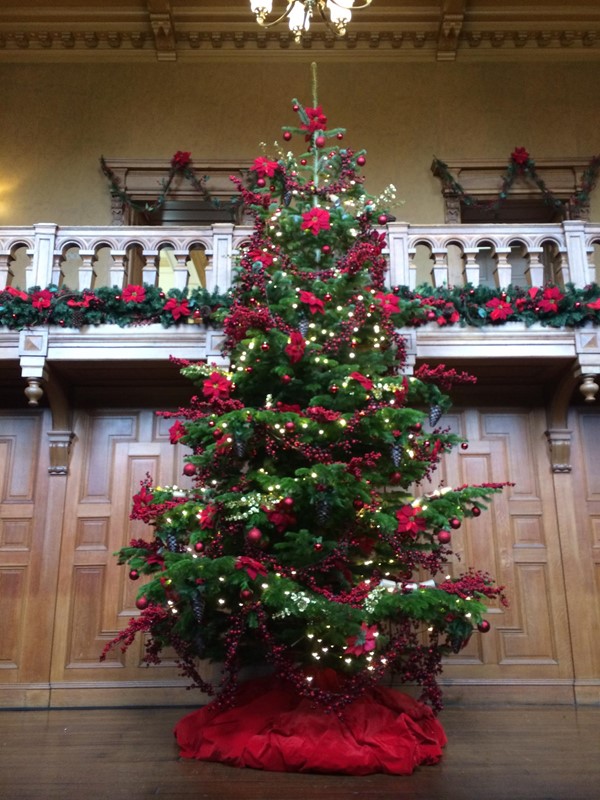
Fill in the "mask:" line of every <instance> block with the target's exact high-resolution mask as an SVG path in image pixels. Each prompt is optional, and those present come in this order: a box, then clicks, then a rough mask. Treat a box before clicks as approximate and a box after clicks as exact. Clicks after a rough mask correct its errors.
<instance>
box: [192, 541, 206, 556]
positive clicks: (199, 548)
mask: <svg viewBox="0 0 600 800" xmlns="http://www.w3.org/2000/svg"><path fill="white" fill-rule="evenodd" d="M194 550H195V551H196V552H197V553H201V552H202V551H203V550H204V543H203V542H196V544H195V545H194Z"/></svg>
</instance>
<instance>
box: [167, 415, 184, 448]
mask: <svg viewBox="0 0 600 800" xmlns="http://www.w3.org/2000/svg"><path fill="white" fill-rule="evenodd" d="M186 433H187V431H186V429H185V425H184V424H183V423H182V422H181V420H177V421H176V422H174V423H173V425H171V427H170V428H169V441H170V442H171V444H177V442H178V441H179V440H180V439H181V438H183V437H184V436H185V435H186Z"/></svg>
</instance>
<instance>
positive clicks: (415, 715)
mask: <svg viewBox="0 0 600 800" xmlns="http://www.w3.org/2000/svg"><path fill="white" fill-rule="evenodd" d="M175 737H176V739H177V743H178V745H179V747H180V748H181V756H182V757H183V758H196V759H199V760H201V761H219V762H221V763H223V764H230V765H232V766H236V767H253V768H254V769H265V770H270V771H272V772H321V773H343V774H345V775H368V774H371V773H375V772H386V773H389V774H392V775H410V774H411V773H412V772H413V770H414V769H415V768H416V767H418V766H419V765H420V764H436V763H437V762H438V761H439V760H440V758H441V756H442V747H443V746H444V744H445V743H446V735H445V733H444V730H443V728H442V726H441V725H440V723H439V722H438V721H437V720H436V718H435V717H434V715H433V713H432V711H431V709H430V708H429V707H428V706H425V705H423V704H422V703H419V702H417V701H416V700H413V699H412V698H411V697H408V696H407V695H405V694H402V693H401V692H397V691H394V690H393V689H388V688H385V687H376V688H374V689H371V690H370V691H368V692H367V693H366V694H365V695H363V696H362V697H360V698H359V699H358V700H355V701H354V702H353V703H351V704H350V705H349V706H346V708H344V710H343V712H342V717H341V718H340V717H339V716H338V715H336V714H335V713H329V714H327V713H325V712H323V711H321V710H320V709H318V708H315V707H314V705H313V704H312V703H311V702H310V701H309V700H305V699H303V698H301V697H299V696H298V694H297V693H296V692H294V690H293V687H291V686H290V685H289V684H287V683H284V682H283V681H277V680H273V679H264V678H259V679H256V680H251V681H248V682H247V683H245V684H244V685H243V686H242V687H241V688H240V689H239V691H238V694H237V699H236V705H235V706H234V707H232V708H226V709H223V708H221V707H219V705H218V704H216V703H215V702H214V701H213V702H212V703H210V704H209V705H207V706H205V707H204V708H201V709H199V710H198V711H194V712H192V713H191V714H188V715H187V716H186V717H184V718H183V719H181V720H180V721H179V722H178V723H177V725H176V726H175Z"/></svg>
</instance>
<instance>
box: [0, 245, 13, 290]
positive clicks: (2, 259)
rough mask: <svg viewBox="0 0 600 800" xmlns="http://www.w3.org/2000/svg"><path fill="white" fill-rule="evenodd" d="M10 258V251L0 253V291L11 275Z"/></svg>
mask: <svg viewBox="0 0 600 800" xmlns="http://www.w3.org/2000/svg"><path fill="white" fill-rule="evenodd" d="M11 260H12V259H11V255H10V253H0V291H2V289H5V288H6V287H7V286H8V279H9V277H10V276H11V275H12V272H11V271H10V267H9V264H10V262H11Z"/></svg>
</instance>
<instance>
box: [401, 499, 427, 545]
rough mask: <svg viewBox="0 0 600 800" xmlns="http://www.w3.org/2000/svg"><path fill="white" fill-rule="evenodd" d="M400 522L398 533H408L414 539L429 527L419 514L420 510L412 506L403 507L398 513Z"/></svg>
mask: <svg viewBox="0 0 600 800" xmlns="http://www.w3.org/2000/svg"><path fill="white" fill-rule="evenodd" d="M396 519H397V520H398V527H397V528H396V532H397V533H408V534H409V535H410V536H411V537H412V538H413V539H416V537H417V534H419V533H420V532H421V531H424V530H425V528H426V527H427V522H426V520H424V519H423V517H422V516H421V515H420V513H419V509H418V508H415V507H414V506H411V505H408V504H407V505H403V506H402V508H399V509H398V510H397V511H396Z"/></svg>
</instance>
